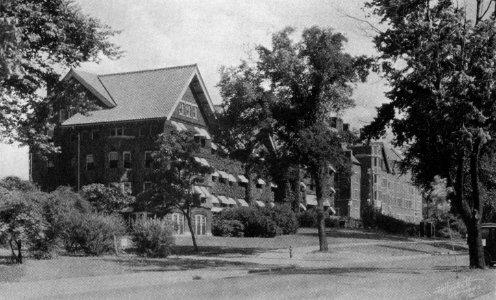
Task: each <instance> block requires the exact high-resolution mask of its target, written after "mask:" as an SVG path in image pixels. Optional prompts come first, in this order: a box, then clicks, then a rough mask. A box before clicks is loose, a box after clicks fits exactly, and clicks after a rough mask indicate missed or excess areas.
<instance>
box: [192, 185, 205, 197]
mask: <svg viewBox="0 0 496 300" xmlns="http://www.w3.org/2000/svg"><path fill="white" fill-rule="evenodd" d="M193 193H195V194H199V195H200V197H202V198H206V197H207V195H205V191H204V190H203V189H202V187H201V186H198V185H194V186H193Z"/></svg>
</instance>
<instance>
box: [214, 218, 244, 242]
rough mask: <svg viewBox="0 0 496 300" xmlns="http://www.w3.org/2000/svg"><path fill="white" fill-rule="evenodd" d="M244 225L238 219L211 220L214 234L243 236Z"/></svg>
mask: <svg viewBox="0 0 496 300" xmlns="http://www.w3.org/2000/svg"><path fill="white" fill-rule="evenodd" d="M244 229H245V226H244V225H243V223H241V222H240V221H238V220H219V219H218V218H217V217H215V218H214V220H213V222H212V234H213V235H215V236H226V237H231V236H232V237H243V236H244Z"/></svg>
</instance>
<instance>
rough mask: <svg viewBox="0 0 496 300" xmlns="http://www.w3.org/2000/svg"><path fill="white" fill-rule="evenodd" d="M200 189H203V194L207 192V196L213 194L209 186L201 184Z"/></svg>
mask: <svg viewBox="0 0 496 300" xmlns="http://www.w3.org/2000/svg"><path fill="white" fill-rule="evenodd" d="M200 189H201V190H202V191H203V194H205V196H207V197H210V196H212V194H210V192H209V191H208V188H207V187H205V186H200Z"/></svg>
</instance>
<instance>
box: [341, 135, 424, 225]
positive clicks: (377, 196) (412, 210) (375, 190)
mask: <svg viewBox="0 0 496 300" xmlns="http://www.w3.org/2000/svg"><path fill="white" fill-rule="evenodd" d="M351 149H352V150H353V154H354V156H355V157H356V158H357V159H358V161H359V162H360V165H361V196H360V198H361V206H362V207H364V205H367V204H370V205H373V206H374V207H375V208H377V209H378V210H380V211H381V212H382V213H383V214H385V215H389V216H392V217H394V218H397V219H400V220H403V221H407V222H411V223H419V222H420V221H421V220H422V194H421V192H420V190H419V189H418V188H417V187H415V186H414V185H413V184H412V181H411V174H410V173H406V174H401V172H400V170H399V168H398V166H399V162H400V161H401V159H402V158H401V156H400V155H399V154H398V153H397V152H396V151H395V150H394V149H392V148H388V147H386V146H385V145H384V143H382V142H372V143H370V144H368V145H355V146H353V147H351Z"/></svg>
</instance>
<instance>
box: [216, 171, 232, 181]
mask: <svg viewBox="0 0 496 300" xmlns="http://www.w3.org/2000/svg"><path fill="white" fill-rule="evenodd" d="M217 172H219V175H220V177H221V178H224V179H229V174H227V173H226V172H224V171H217Z"/></svg>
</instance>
